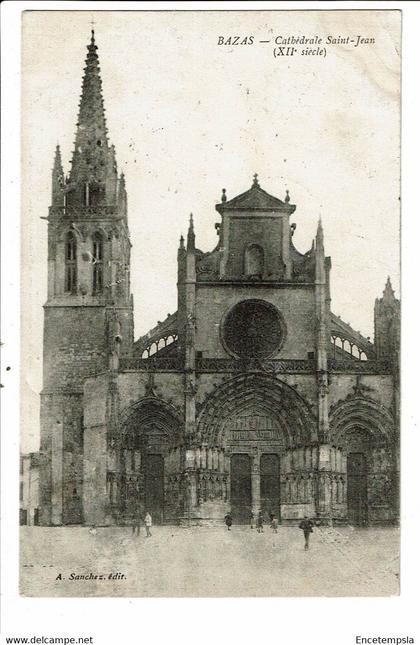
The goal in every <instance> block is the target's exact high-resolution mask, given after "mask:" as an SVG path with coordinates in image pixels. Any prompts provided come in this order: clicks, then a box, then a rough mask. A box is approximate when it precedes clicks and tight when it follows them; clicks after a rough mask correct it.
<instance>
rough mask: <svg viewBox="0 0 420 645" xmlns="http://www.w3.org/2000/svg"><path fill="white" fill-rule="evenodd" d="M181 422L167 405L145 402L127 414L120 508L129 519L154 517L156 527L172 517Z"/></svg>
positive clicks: (148, 399) (123, 444) (124, 430)
mask: <svg viewBox="0 0 420 645" xmlns="http://www.w3.org/2000/svg"><path fill="white" fill-rule="evenodd" d="M179 437H180V419H179V418H178V417H177V415H176V412H175V411H174V410H173V409H172V407H171V406H169V405H168V404H167V403H165V402H163V401H160V400H159V399H156V398H154V397H149V398H146V399H143V400H141V401H139V402H138V403H136V404H135V405H134V406H132V407H131V408H130V409H129V410H128V411H127V412H126V413H125V415H124V418H123V426H122V434H121V449H120V471H121V487H120V492H121V494H120V509H121V511H122V514H123V516H124V518H125V519H126V520H130V518H133V517H134V516H136V515H139V516H140V517H144V515H145V514H146V512H149V513H150V514H151V515H152V518H153V522H154V523H155V524H161V523H163V522H165V521H166V520H167V519H169V518H170V517H171V516H172V511H173V509H172V508H171V506H172V505H174V504H175V505H176V503H177V501H178V500H176V499H175V500H174V498H173V494H172V493H173V492H174V491H168V490H167V488H168V487H167V485H166V483H167V479H168V477H170V476H171V473H172V470H174V471H176V472H178V470H179V467H178V466H179V464H178V462H179V458H180V449H179Z"/></svg>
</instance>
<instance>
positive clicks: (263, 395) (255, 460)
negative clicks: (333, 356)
mask: <svg viewBox="0 0 420 645" xmlns="http://www.w3.org/2000/svg"><path fill="white" fill-rule="evenodd" d="M198 433H199V440H200V441H201V442H202V443H203V444H204V445H208V446H210V447H216V448H217V449H218V450H221V451H222V453H223V455H224V464H225V468H226V476H227V479H226V483H227V504H228V508H229V510H230V512H231V513H232V515H233V518H234V521H235V523H245V522H248V521H249V518H250V514H251V512H252V513H254V516H255V515H256V514H258V513H259V512H260V511H262V512H263V514H264V516H265V517H266V518H268V517H269V515H270V514H273V515H275V516H276V517H277V518H278V519H280V515H281V476H282V475H281V468H282V466H281V462H282V461H283V460H284V458H285V455H286V453H287V452H288V451H289V449H292V448H294V447H296V446H300V445H308V444H311V442H313V441H315V439H316V422H315V418H314V416H313V414H312V412H311V410H310V408H309V406H308V404H307V403H306V401H305V400H304V399H303V398H302V397H301V396H300V395H299V394H298V393H297V392H296V391H295V390H294V389H293V388H291V387H290V386H289V385H287V384H286V383H284V382H282V381H279V380H277V379H276V378H274V377H272V376H266V375H258V374H242V375H240V376H237V377H234V378H232V379H230V380H229V381H226V382H225V383H223V384H222V385H220V386H219V387H218V388H216V390H215V391H214V392H213V393H212V394H211V395H209V397H208V399H207V401H206V403H205V405H204V406H203V408H202V410H201V413H200V415H199V418H198Z"/></svg>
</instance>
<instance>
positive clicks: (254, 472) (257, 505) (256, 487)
mask: <svg viewBox="0 0 420 645" xmlns="http://www.w3.org/2000/svg"><path fill="white" fill-rule="evenodd" d="M251 500H252V502H251V503H252V512H253V513H254V515H257V513H258V511H259V510H260V509H261V473H260V456H259V453H258V452H257V450H255V452H254V453H253V454H252V455H251Z"/></svg>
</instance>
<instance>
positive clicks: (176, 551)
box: [20, 526, 399, 597]
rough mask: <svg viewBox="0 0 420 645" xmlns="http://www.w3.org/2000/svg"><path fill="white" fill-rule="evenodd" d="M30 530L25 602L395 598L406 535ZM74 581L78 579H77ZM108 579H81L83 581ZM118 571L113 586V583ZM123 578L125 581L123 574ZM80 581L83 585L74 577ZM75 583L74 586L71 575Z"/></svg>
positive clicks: (24, 541)
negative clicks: (47, 599) (71, 598)
mask: <svg viewBox="0 0 420 645" xmlns="http://www.w3.org/2000/svg"><path fill="white" fill-rule="evenodd" d="M152 533H153V535H152V537H151V538H146V537H145V529H144V527H141V532H140V536H138V537H137V536H133V535H132V534H131V529H130V528H98V529H96V534H95V535H92V534H91V533H89V529H88V528H85V527H58V528H43V527H21V580H20V589H21V594H22V595H25V596H125V597H130V596H131V597H138V596H146V597H147V596H149V597H150V596H169V597H173V596H219V597H220V596H388V595H395V594H398V593H399V580H398V571H399V530H398V529H395V528H375V529H353V528H351V527H343V528H328V527H322V528H317V529H315V530H314V533H313V534H312V535H311V544H310V549H309V551H306V552H305V551H304V549H303V535H302V531H300V530H299V529H298V528H297V527H290V526H287V527H283V526H281V527H279V531H278V533H277V534H274V533H273V532H272V530H271V529H270V528H269V527H265V529H264V533H263V534H259V533H257V531H256V529H253V530H251V529H250V528H249V527H246V526H233V527H232V530H231V531H229V532H228V531H227V529H226V527H212V528H205V527H192V528H179V527H171V526H163V527H160V526H155V527H153V529H152ZM72 574H73V576H72ZM90 574H91V576H90V577H92V575H93V576H103V579H80V576H86V575H88V576H89V575H90ZM110 574H113V575H114V579H112V578H111V579H109V578H108V576H109V575H110ZM117 574H122V576H123V577H121V575H117ZM75 576H79V578H75ZM72 577H73V578H74V579H71V578H72Z"/></svg>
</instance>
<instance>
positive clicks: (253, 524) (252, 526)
mask: <svg viewBox="0 0 420 645" xmlns="http://www.w3.org/2000/svg"><path fill="white" fill-rule="evenodd" d="M250 522H251V528H252V529H253V528H254V526H255V515H254V513H253V512H252V511H251V515H250Z"/></svg>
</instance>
